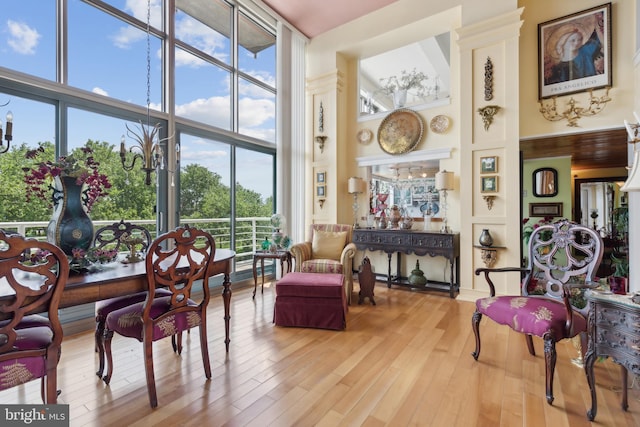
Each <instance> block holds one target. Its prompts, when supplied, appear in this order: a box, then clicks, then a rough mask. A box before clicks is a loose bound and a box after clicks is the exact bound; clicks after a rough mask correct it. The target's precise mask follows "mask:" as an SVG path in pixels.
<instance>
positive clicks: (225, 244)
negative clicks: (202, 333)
mask: <svg viewBox="0 0 640 427" xmlns="http://www.w3.org/2000/svg"><path fill="white" fill-rule="evenodd" d="M269 220H270V217H245V218H236V222H235V244H232V241H231V239H232V236H231V219H230V218H198V219H183V220H181V221H180V224H181V225H183V224H189V225H192V226H194V227H197V228H200V229H202V230H205V231H207V232H208V233H209V234H211V235H212V236H213V237H214V238H215V240H216V247H218V248H223V249H234V250H235V251H236V258H235V262H234V264H235V266H234V272H235V273H239V272H241V271H242V272H244V271H246V270H250V269H251V266H252V260H253V252H254V251H255V250H257V249H260V247H261V244H262V241H263V240H264V236H271V233H272V231H273V229H272V227H271V224H270V222H269ZM125 221H127V222H131V223H133V224H138V225H141V226H144V227H145V228H147V229H148V230H149V232H150V233H151V236H152V237H154V238H155V237H156V235H157V231H156V221H155V220H125ZM114 222H117V221H115V220H101V221H93V229H94V231H95V230H97V229H99V228H101V227H104V226H106V225H110V224H113V223H114ZM48 225H49V222H48V221H32V222H0V229H3V230H9V231H15V232H17V233H19V234H21V235H23V236H27V237H33V238H36V239H42V240H44V239H46V238H47V226H48Z"/></svg>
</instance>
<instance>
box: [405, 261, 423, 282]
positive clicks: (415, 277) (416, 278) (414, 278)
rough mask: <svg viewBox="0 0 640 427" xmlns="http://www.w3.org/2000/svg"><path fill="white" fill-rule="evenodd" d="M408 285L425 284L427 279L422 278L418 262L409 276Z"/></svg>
mask: <svg viewBox="0 0 640 427" xmlns="http://www.w3.org/2000/svg"><path fill="white" fill-rule="evenodd" d="M409 284H410V285H412V286H424V285H426V284H427V278H426V277H424V272H423V271H422V270H420V261H418V260H416V268H415V269H414V270H412V271H411V276H409Z"/></svg>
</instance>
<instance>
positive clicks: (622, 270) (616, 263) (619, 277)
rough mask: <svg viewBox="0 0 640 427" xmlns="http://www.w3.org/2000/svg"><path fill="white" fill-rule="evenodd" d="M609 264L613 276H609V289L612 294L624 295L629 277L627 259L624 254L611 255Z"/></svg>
mask: <svg viewBox="0 0 640 427" xmlns="http://www.w3.org/2000/svg"><path fill="white" fill-rule="evenodd" d="M611 264H612V265H613V267H614V271H613V275H611V276H609V288H610V289H611V292H613V293H614V294H621V295H625V294H626V293H627V279H628V277H629V258H627V256H626V255H624V254H622V255H618V256H615V254H611Z"/></svg>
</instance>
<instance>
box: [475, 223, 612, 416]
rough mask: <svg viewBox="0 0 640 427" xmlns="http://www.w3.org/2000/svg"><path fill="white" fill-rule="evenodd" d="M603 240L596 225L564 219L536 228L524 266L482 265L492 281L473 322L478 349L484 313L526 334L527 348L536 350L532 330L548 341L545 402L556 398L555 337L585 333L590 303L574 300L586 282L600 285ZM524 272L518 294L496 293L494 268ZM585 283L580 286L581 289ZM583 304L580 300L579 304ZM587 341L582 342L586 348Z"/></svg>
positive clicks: (483, 270) (479, 300)
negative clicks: (525, 265)
mask: <svg viewBox="0 0 640 427" xmlns="http://www.w3.org/2000/svg"><path fill="white" fill-rule="evenodd" d="M602 252H603V243H602V238H601V237H600V234H599V233H597V232H596V231H594V230H592V229H590V228H588V227H584V226H582V225H579V224H575V223H573V222H570V221H567V220H562V221H559V222H556V223H553V224H547V225H543V226H540V227H538V228H536V229H535V230H534V231H533V233H532V234H531V238H530V240H529V246H528V265H527V267H526V268H518V267H505V268H478V269H476V271H475V274H476V275H479V274H481V273H483V274H484V277H485V279H486V281H487V284H488V285H489V291H490V296H489V297H487V298H481V299H478V300H477V301H476V311H475V313H474V314H473V317H472V320H471V324H472V327H473V332H474V334H475V339H476V349H475V351H474V352H473V353H471V355H472V356H473V358H474V359H475V360H478V356H479V355H480V331H479V325H480V320H481V319H482V316H483V315H486V316H487V317H489V318H490V319H491V320H493V321H495V322H496V323H499V324H501V325H507V326H509V327H510V328H511V329H513V330H514V331H516V332H520V333H523V334H525V338H526V341H527V347H528V349H529V353H530V354H531V355H532V356H535V350H534V348H533V340H532V335H536V336H538V337H541V338H542V339H543V341H544V359H545V376H546V398H547V403H549V404H552V403H553V374H554V370H555V366H556V342H558V341H560V340H562V339H565V338H573V337H575V336H577V335H580V336H581V338H584V337H585V332H586V328H587V321H586V311H587V309H588V308H587V307H586V306H585V307H582V308H581V307H576V306H574V305H573V304H572V302H573V301H575V300H577V299H579V298H580V296H581V292H584V288H593V287H596V286H598V283H597V282H594V281H593V279H594V277H595V273H596V271H597V270H598V266H599V265H600V261H601V260H602ZM504 272H520V273H522V274H524V280H522V282H521V283H520V295H501V296H496V290H495V286H494V284H493V282H492V280H491V278H490V276H489V275H490V273H504ZM581 288H582V289H581ZM576 305H579V304H576ZM584 349H585V346H584V345H583V346H582V351H583V352H584Z"/></svg>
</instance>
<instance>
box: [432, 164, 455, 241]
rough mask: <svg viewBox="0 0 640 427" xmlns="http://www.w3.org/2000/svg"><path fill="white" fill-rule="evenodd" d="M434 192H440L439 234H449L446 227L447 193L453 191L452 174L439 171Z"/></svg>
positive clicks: (448, 229) (449, 230)
mask: <svg viewBox="0 0 640 427" xmlns="http://www.w3.org/2000/svg"><path fill="white" fill-rule="evenodd" d="M436 190H438V191H441V192H442V228H441V229H440V232H441V233H450V232H451V229H450V228H449V226H448V225H447V192H448V191H449V190H453V172H449V171H446V170H441V171H440V172H438V173H437V174H436Z"/></svg>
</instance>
